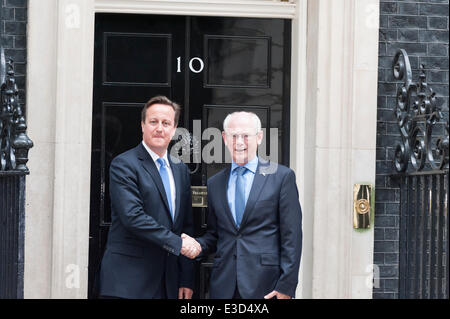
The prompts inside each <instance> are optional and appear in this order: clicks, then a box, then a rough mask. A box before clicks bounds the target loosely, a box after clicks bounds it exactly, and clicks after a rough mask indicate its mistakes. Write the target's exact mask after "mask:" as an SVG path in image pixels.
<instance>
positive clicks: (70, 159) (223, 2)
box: [24, 0, 378, 298]
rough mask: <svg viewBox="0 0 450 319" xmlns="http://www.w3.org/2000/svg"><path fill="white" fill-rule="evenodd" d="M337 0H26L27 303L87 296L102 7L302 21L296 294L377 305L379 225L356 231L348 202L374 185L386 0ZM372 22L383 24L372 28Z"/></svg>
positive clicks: (296, 77)
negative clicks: (371, 266)
mask: <svg viewBox="0 0 450 319" xmlns="http://www.w3.org/2000/svg"><path fill="white" fill-rule="evenodd" d="M336 2H337V1H333V0H298V1H290V2H279V1H275V0H259V1H256V0H245V1H244V0H194V1H177V0H166V1H152V0H29V2H28V3H29V4H28V30H27V35H28V52H27V54H28V63H27V68H28V69H27V88H26V94H27V119H28V135H29V136H30V137H31V138H32V139H33V141H34V144H35V146H34V148H33V149H32V150H31V151H30V161H29V165H28V166H29V168H30V171H31V174H30V176H29V177H27V185H26V224H25V225H26V226H25V228H26V233H25V283H24V286H25V298H86V297H87V278H88V256H89V253H88V249H89V211H90V207H89V204H90V203H89V201H90V163H91V123H92V90H93V55H94V17H95V13H96V12H116V13H142V14H179V15H209V16H236V17H261V18H267V17H272V18H289V19H292V20H293V23H292V58H291V61H292V63H291V79H292V80H291V83H292V84H291V130H290V131H291V133H290V140H291V149H290V153H291V158H290V162H291V167H292V168H293V169H294V170H295V171H296V174H297V183H298V186H299V190H300V200H301V203H302V209H303V230H304V238H303V243H304V244H303V254H302V264H301V269H300V274H299V279H300V280H299V286H298V289H297V297H299V298H327V297H331V298H350V297H364V298H366V297H368V298H370V297H371V289H368V288H367V287H365V286H364V284H362V282H366V277H367V273H366V268H365V267H364V265H366V264H367V262H370V263H371V260H372V259H373V248H372V246H373V230H372V231H369V232H366V233H364V234H360V233H355V232H353V231H352V229H351V207H352V189H353V183H355V182H358V181H366V182H367V181H368V182H371V183H373V184H375V129H376V84H377V75H376V72H377V56H378V24H377V19H378V0H366V1H364V4H362V3H361V2H360V1H357V0H342V3H343V4H344V5H342V6H340V4H336ZM340 3H341V1H340ZM368 8H369V9H371V10H372V11H370V10H369V11H368ZM337 12H338V13H339V14H337ZM371 16H372V19H373V16H375V21H376V23H372V24H367V19H368V18H370V17H371ZM307 43H308V46H307ZM330 52H333V54H330ZM331 157H332V158H333V160H332V161H331V160H330V158H331ZM361 159H362V160H361ZM361 163H362V164H361ZM366 164H367V165H369V168H367V167H366V166H365V165H366ZM336 167H337V168H339V171H337V170H336ZM349 225H350V226H349ZM324 239H325V241H324ZM330 261H331V262H330ZM330 264H333V265H334V266H333V267H331V269H330ZM330 281H331V283H330Z"/></svg>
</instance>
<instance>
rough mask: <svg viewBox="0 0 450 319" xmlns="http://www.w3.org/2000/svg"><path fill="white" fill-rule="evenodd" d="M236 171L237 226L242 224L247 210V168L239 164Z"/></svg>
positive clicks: (235, 200)
mask: <svg viewBox="0 0 450 319" xmlns="http://www.w3.org/2000/svg"><path fill="white" fill-rule="evenodd" d="M235 171H236V174H237V176H236V189H235V195H234V205H235V206H234V209H235V213H236V226H237V227H240V226H241V221H242V215H244V210H245V179H244V174H245V172H246V171H247V168H246V167H244V166H239V167H237V168H236V169H235Z"/></svg>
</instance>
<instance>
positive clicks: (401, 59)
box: [391, 50, 449, 299]
mask: <svg viewBox="0 0 450 319" xmlns="http://www.w3.org/2000/svg"><path fill="white" fill-rule="evenodd" d="M393 72H394V78H395V79H397V80H403V81H404V83H403V85H402V86H400V87H399V88H398V91H397V103H396V108H395V110H394V111H395V115H396V118H397V122H398V126H399V130H400V134H401V137H402V141H401V143H400V144H399V145H398V146H397V148H396V151H395V159H394V165H395V169H396V170H397V173H396V174H393V175H392V176H391V177H393V178H394V180H396V181H397V183H398V185H399V187H400V231H399V235H400V237H399V240H400V242H399V250H400V256H399V297H400V298H417V299H442V298H448V296H449V280H448V270H449V269H448V265H449V242H448V225H449V224H448V210H449V207H448V194H449V191H448V182H449V180H448V179H449V135H448V118H447V121H446V122H444V114H443V113H442V112H441V109H440V108H439V107H438V106H437V103H436V94H435V93H434V92H433V90H432V89H431V88H430V87H429V86H428V84H427V82H426V73H425V67H424V66H423V65H421V66H420V70H419V72H420V74H419V81H418V82H413V80H412V70H411V66H410V63H409V58H408V55H407V53H406V51H405V50H399V51H398V52H397V54H396V55H395V58H394V61H393ZM439 130H441V131H439ZM434 132H437V133H434ZM439 132H441V134H440V133H439ZM442 132H443V133H442ZM410 164H411V165H410Z"/></svg>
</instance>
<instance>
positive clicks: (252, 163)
mask: <svg viewBox="0 0 450 319" xmlns="http://www.w3.org/2000/svg"><path fill="white" fill-rule="evenodd" d="M238 166H239V165H238V164H236V163H235V162H234V161H233V162H232V163H231V171H232V172H233V171H234V169H235V168H236V167H238ZM244 167H245V168H247V169H248V170H249V171H251V172H252V173H253V174H256V169H257V168H258V156H255V158H254V159H252V160H251V161H250V162H248V163H246V164H245V165H244Z"/></svg>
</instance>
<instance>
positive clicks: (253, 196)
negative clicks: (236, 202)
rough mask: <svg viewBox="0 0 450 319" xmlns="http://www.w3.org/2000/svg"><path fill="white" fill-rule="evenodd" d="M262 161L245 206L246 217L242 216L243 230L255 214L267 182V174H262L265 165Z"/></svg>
mask: <svg viewBox="0 0 450 319" xmlns="http://www.w3.org/2000/svg"><path fill="white" fill-rule="evenodd" d="M261 164H263V163H261V160H259V161H258V167H257V169H256V173H255V178H254V179H253V184H252V188H251V190H250V194H249V195H248V200H247V204H246V205H245V210H244V215H243V216H242V222H241V228H242V226H243V225H244V224H245V223H246V221H247V220H248V218H249V215H251V213H252V212H253V208H254V207H255V204H256V202H257V201H258V198H259V195H260V194H261V190H262V189H263V187H264V184H265V183H266V181H267V178H268V177H266V174H261V172H263V165H264V164H263V165H261Z"/></svg>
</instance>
